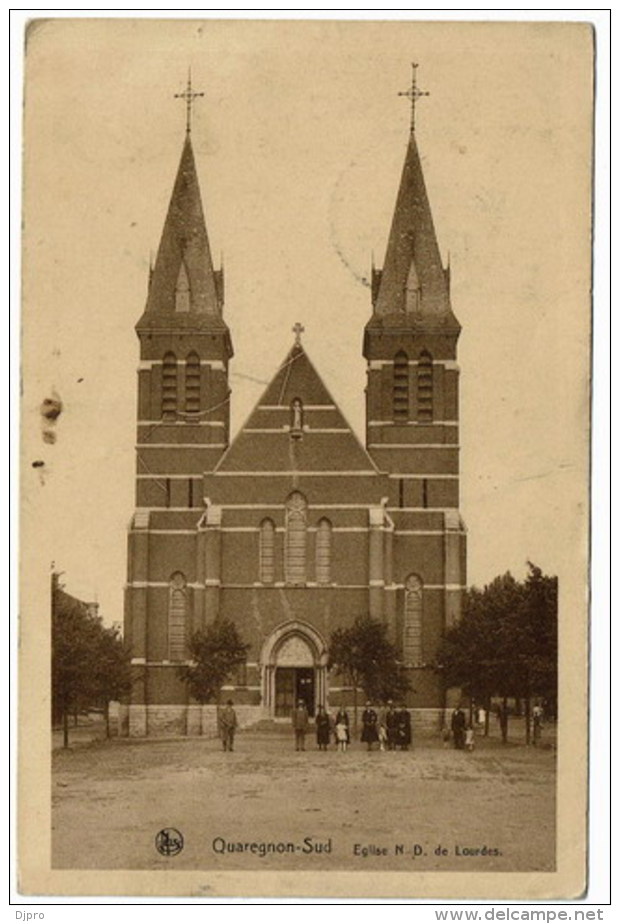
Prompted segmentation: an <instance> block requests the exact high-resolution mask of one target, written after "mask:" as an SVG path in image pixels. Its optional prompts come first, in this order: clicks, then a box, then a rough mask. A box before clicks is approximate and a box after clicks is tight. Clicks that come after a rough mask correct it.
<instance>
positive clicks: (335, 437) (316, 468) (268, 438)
mask: <svg viewBox="0 0 620 924" xmlns="http://www.w3.org/2000/svg"><path fill="white" fill-rule="evenodd" d="M295 399H298V400H299V401H300V402H301V405H302V429H301V430H300V431H296V432H292V430H291V426H292V424H293V410H292V404H293V401H295ZM338 471H346V472H351V473H357V472H359V473H364V474H375V473H377V468H376V465H375V463H374V462H373V460H372V459H371V457H370V455H369V454H368V453H367V452H366V450H365V449H364V447H363V446H362V444H361V443H360V441H359V440H358V438H357V436H356V435H355V433H354V432H353V430H352V429H351V427H350V425H349V424H348V423H347V421H346V419H345V417H344V415H343V414H342V411H341V410H340V409H339V408H338V406H337V405H336V403H335V401H334V399H333V398H332V396H331V394H330V393H329V391H328V390H327V388H326V386H325V384H324V383H323V381H322V379H321V377H320V375H319V373H318V372H317V371H316V369H315V367H314V366H313V364H312V363H311V362H310V359H309V358H308V356H307V354H306V352H305V350H304V348H303V347H302V346H301V345H300V344H295V345H294V346H293V348H292V349H291V350H290V351H289V353H288V354H287V356H286V358H285V359H284V362H283V363H282V364H281V365H280V367H279V368H278V370H277V372H276V374H275V376H274V377H273V379H272V381H271V383H270V384H269V385H268V386H267V388H266V390H265V391H264V392H263V395H262V396H261V398H260V400H259V401H258V403H257V404H256V406H255V408H254V410H253V411H252V413H251V414H250V416H249V418H248V419H247V420H246V422H245V424H244V425H243V427H242V428H241V430H240V431H239V433H238V434H237V436H236V437H235V439H234V440H233V442H232V444H231V446H230V447H229V449H228V450H227V451H226V452H225V453H224V455H223V456H222V458H221V459H220V461H219V463H218V465H217V467H216V469H215V475H216V476H217V474H218V473H232V472H244V473H246V472H263V473H266V472H269V473H271V474H274V475H275V474H280V473H290V472H299V474H303V473H304V472H308V473H310V472H338Z"/></svg>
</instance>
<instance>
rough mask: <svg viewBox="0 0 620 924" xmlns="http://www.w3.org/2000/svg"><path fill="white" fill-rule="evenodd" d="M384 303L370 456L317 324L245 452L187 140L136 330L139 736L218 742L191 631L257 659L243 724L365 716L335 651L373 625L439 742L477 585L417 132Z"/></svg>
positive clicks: (446, 310)
mask: <svg viewBox="0 0 620 924" xmlns="http://www.w3.org/2000/svg"><path fill="white" fill-rule="evenodd" d="M371 292H372V298H371V302H372V304H371V306H370V318H369V320H368V323H367V324H366V327H365V329H364V331H363V355H364V357H365V359H366V363H367V385H366V395H365V399H366V435H365V445H362V444H361V442H360V441H359V440H358V438H357V436H356V435H355V433H354V432H353V430H352V429H351V427H350V426H349V425H348V423H347V421H346V420H345V418H344V416H343V414H342V413H341V411H340V410H339V407H338V404H337V400H336V398H335V397H334V396H332V394H331V393H330V391H329V389H328V387H327V385H326V384H325V383H324V382H323V381H322V380H321V378H320V376H319V375H318V373H317V371H316V369H315V368H314V366H313V364H312V360H311V358H310V357H309V356H308V355H307V353H306V351H305V349H304V347H303V344H302V342H301V336H300V334H301V325H296V328H295V339H294V342H293V344H292V347H291V349H290V351H289V353H288V355H287V356H285V357H284V358H283V360H282V363H281V365H280V366H279V368H277V369H276V370H275V372H274V377H273V380H272V381H271V384H270V385H269V386H268V387H267V389H266V390H265V392H264V394H263V395H262V397H261V398H260V400H259V402H258V404H257V405H256V407H255V408H254V410H253V411H252V413H251V415H250V417H249V419H248V420H247V421H246V423H245V424H244V425H243V427H242V429H241V430H240V432H239V433H238V434H237V435H236V436H235V437H234V439H232V440H231V436H230V425H229V421H230V402H231V400H234V394H232V395H231V390H230V386H229V378H228V370H229V362H230V359H231V357H232V355H233V346H232V337H231V333H230V330H229V328H228V326H227V323H226V321H225V319H224V280H223V273H222V271H221V270H217V269H215V267H214V264H213V260H212V257H211V251H210V247H209V239H208V234H207V227H206V223H205V219H204V213H203V207H202V200H201V194H200V189H199V184H198V176H197V170H196V164H195V160H194V155H193V151H192V144H191V134H190V132H189V124H188V131H187V134H186V138H185V143H184V146H183V150H182V154H181V160H180V164H179V168H178V172H177V176H176V181H175V184H174V188H173V191H172V196H171V199H170V204H169V208H168V213H167V216H166V219H165V224H164V228H163V233H162V236H161V241H160V245H159V250H158V253H157V258H156V261H155V265H154V268H153V269H152V270H151V274H150V280H149V289H148V296H147V301H146V307H145V310H144V313H143V314H142V317H141V318H140V320H139V322H138V324H137V327H136V330H137V334H138V338H139V342H140V363H139V371H138V421H137V448H136V452H137V469H136V508H135V512H134V514H133V517H132V521H131V524H130V527H129V536H128V576H127V585H126V603H125V638H126V640H127V643H128V644H129V646H130V648H131V652H132V659H133V670H134V685H133V689H132V692H131V696H130V698H129V701H128V703H127V704H125V705H124V706H123V707H122V731H123V732H124V733H125V734H129V735H136V736H142V735H161V734H200V733H208V732H210V731H212V729H213V723H214V707H212V706H205V707H203V706H201V705H200V704H198V703H196V702H194V701H192V700H191V699H190V698H189V696H188V691H187V688H186V685H185V684H184V683H183V682H182V681H181V680H180V679H179V674H178V667H179V665H181V664H183V663H184V662H186V661H187V658H188V647H187V646H188V641H189V638H190V636H191V634H192V633H193V632H194V631H196V630H198V629H199V628H201V627H205V626H206V625H208V624H210V623H212V622H213V621H215V620H217V619H221V618H226V619H229V620H232V621H233V622H234V623H235V625H236V626H237V629H238V631H239V634H240V636H241V637H242V639H243V641H245V642H246V643H247V644H249V646H250V648H249V651H248V657H247V662H246V663H245V664H244V665H242V666H241V667H240V668H239V670H238V671H237V672H236V675H235V677H233V678H230V681H229V683H228V684H227V686H226V687H225V689H224V691H223V692H224V695H225V696H226V697H228V696H230V697H231V698H232V699H233V700H234V703H235V708H236V710H237V714H238V716H239V718H240V721H241V724H245V725H247V724H251V723H253V722H258V721H261V720H265V719H270V720H275V721H277V720H279V719H285V718H287V717H288V716H290V711H291V709H292V707H293V704H294V701H295V700H296V699H298V698H302V699H304V700H305V701H306V703H307V705H308V708H309V710H310V712H311V713H312V714H313V713H314V711H315V709H316V707H317V706H318V705H326V706H327V707H328V708H329V709H334V707H337V706H339V705H340V704H341V703H351V702H352V695H353V694H352V691H351V690H350V688H347V687H345V686H344V685H343V680H342V678H339V677H337V676H334V675H333V674H331V673H330V671H329V670H328V666H327V664H328V648H329V639H330V635H331V633H332V632H333V631H334V630H335V629H337V628H340V627H346V626H349V625H351V624H352V623H353V621H354V620H355V618H356V617H357V616H360V615H366V614H369V615H370V616H371V617H373V618H375V619H378V620H381V621H382V622H383V623H384V624H385V625H386V627H387V629H388V632H389V636H390V639H391V641H392V642H393V643H394V644H396V645H397V647H398V649H399V651H400V653H401V658H402V665H403V670H405V671H406V672H407V673H408V675H409V678H410V681H411V692H410V693H409V694H408V703H407V704H408V706H409V708H410V709H411V710H412V714H413V719H414V727H415V728H416V729H417V730H424V729H437V728H438V727H440V724H441V722H442V717H443V711H444V709H445V708H446V705H447V704H446V696H447V691H446V690H445V689H444V684H443V680H442V674H441V669H440V667H438V665H437V663H436V652H437V648H438V645H439V644H440V641H441V638H442V634H443V632H444V631H445V629H446V628H447V627H449V626H450V625H452V624H454V623H455V622H456V621H457V620H458V619H459V614H460V606H461V596H462V593H463V590H464V587H465V581H466V571H465V568H466V564H465V562H466V536H465V528H464V526H463V523H462V520H461V517H460V514H459V398H458V387H459V368H458V365H457V362H456V358H457V356H456V353H457V340H458V336H459V332H460V325H459V323H458V321H457V319H456V317H455V315H454V314H453V312H452V308H451V303H450V276H449V270H448V269H446V268H444V266H443V265H442V261H441V256H440V251H439V247H438V243H437V240H436V236H435V230H434V226H433V219H432V214H431V209H430V205H429V200H428V196H427V192H426V187H425V182H424V177H423V174H422V167H421V163H420V157H419V153H418V148H417V142H416V138H415V133H414V131H413V129H412V131H411V134H410V137H409V142H408V146H407V151H406V155H405V162H404V167H403V172H402V177H401V182H400V188H399V191H398V196H397V201H396V206H395V209H394V215H393V221H392V226H391V230H390V235H389V240H388V246H387V251H386V255H385V260H384V265H383V269H382V270H376V269H373V276H372V288H371ZM360 339H362V331H360ZM361 400H363V396H362V395H360V401H361Z"/></svg>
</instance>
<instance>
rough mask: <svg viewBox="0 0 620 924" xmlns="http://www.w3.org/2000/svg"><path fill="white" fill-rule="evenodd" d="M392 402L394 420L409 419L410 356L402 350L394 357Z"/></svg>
mask: <svg viewBox="0 0 620 924" xmlns="http://www.w3.org/2000/svg"><path fill="white" fill-rule="evenodd" d="M393 376H394V379H393V383H392V403H393V407H392V410H393V415H394V420H408V419H409V357H408V356H407V354H406V353H405V352H404V351H403V350H400V352H398V353H397V354H396V356H395V357H394V371H393Z"/></svg>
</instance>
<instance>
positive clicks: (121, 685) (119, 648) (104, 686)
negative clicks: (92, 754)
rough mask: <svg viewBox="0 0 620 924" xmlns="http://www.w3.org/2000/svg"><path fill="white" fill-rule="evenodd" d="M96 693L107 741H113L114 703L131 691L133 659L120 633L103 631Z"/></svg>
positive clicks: (94, 685) (97, 654)
mask: <svg viewBox="0 0 620 924" xmlns="http://www.w3.org/2000/svg"><path fill="white" fill-rule="evenodd" d="M92 681H93V692H94V695H95V697H96V698H97V701H98V702H100V703H101V704H102V706H103V712H104V715H105V726H106V737H107V738H109V737H110V702H111V701H112V700H117V699H120V698H121V697H122V696H124V695H125V694H127V693H129V691H130V690H131V655H130V652H129V651H128V650H127V648H126V647H125V645H124V643H123V639H122V636H121V634H120V631H119V629H117V628H116V627H113V628H104V627H103V626H101V627H100V632H99V638H98V640H97V650H96V662H95V666H94V675H93V678H92Z"/></svg>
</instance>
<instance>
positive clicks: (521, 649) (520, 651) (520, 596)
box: [438, 562, 557, 742]
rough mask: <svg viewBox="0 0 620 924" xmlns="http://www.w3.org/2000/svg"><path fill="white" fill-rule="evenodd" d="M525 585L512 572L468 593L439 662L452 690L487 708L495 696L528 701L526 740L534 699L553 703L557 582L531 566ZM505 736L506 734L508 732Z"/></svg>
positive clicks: (555, 662) (442, 649)
mask: <svg viewBox="0 0 620 924" xmlns="http://www.w3.org/2000/svg"><path fill="white" fill-rule="evenodd" d="M528 569H529V570H528V575H527V577H526V580H525V581H524V582H522V583H519V582H518V581H516V580H515V578H513V576H512V575H511V574H510V573H509V572H508V573H506V574H504V575H502V576H500V577H497V578H495V579H494V580H493V581H492V582H491V583H490V584H488V585H487V586H485V587H484V589H483V590H479V589H478V588H475V587H474V588H472V589H471V590H469V591H468V592H467V594H466V595H465V600H464V607H463V617H462V619H461V621H460V623H459V624H458V625H457V626H455V627H453V628H452V629H450V630H449V631H448V632H447V633H446V635H445V636H444V640H443V643H442V645H441V648H440V650H439V653H438V660H439V663H440V664H441V666H442V668H443V670H444V676H445V680H446V684H447V685H448V686H460V687H462V688H463V690H464V691H465V692H466V693H467V694H468V695H469V696H471V697H473V698H475V699H476V700H478V701H479V702H483V703H485V705H486V706H487V712H488V707H489V705H490V700H491V697H492V696H494V695H495V696H501V697H503V699H504V708H505V706H506V700H507V698H508V697H519V698H522V699H524V701H525V705H526V740H527V741H528V742H529V735H530V722H529V717H530V703H531V699H532V696H545V697H547V698H548V699H549V700H551V701H552V702H555V696H556V692H555V691H556V686H557V578H555V577H548V576H546V575H544V574H543V573H542V571H541V569H540V568H538V567H537V566H536V565H533V564H532V563H531V562H528ZM504 733H505V732H504Z"/></svg>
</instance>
